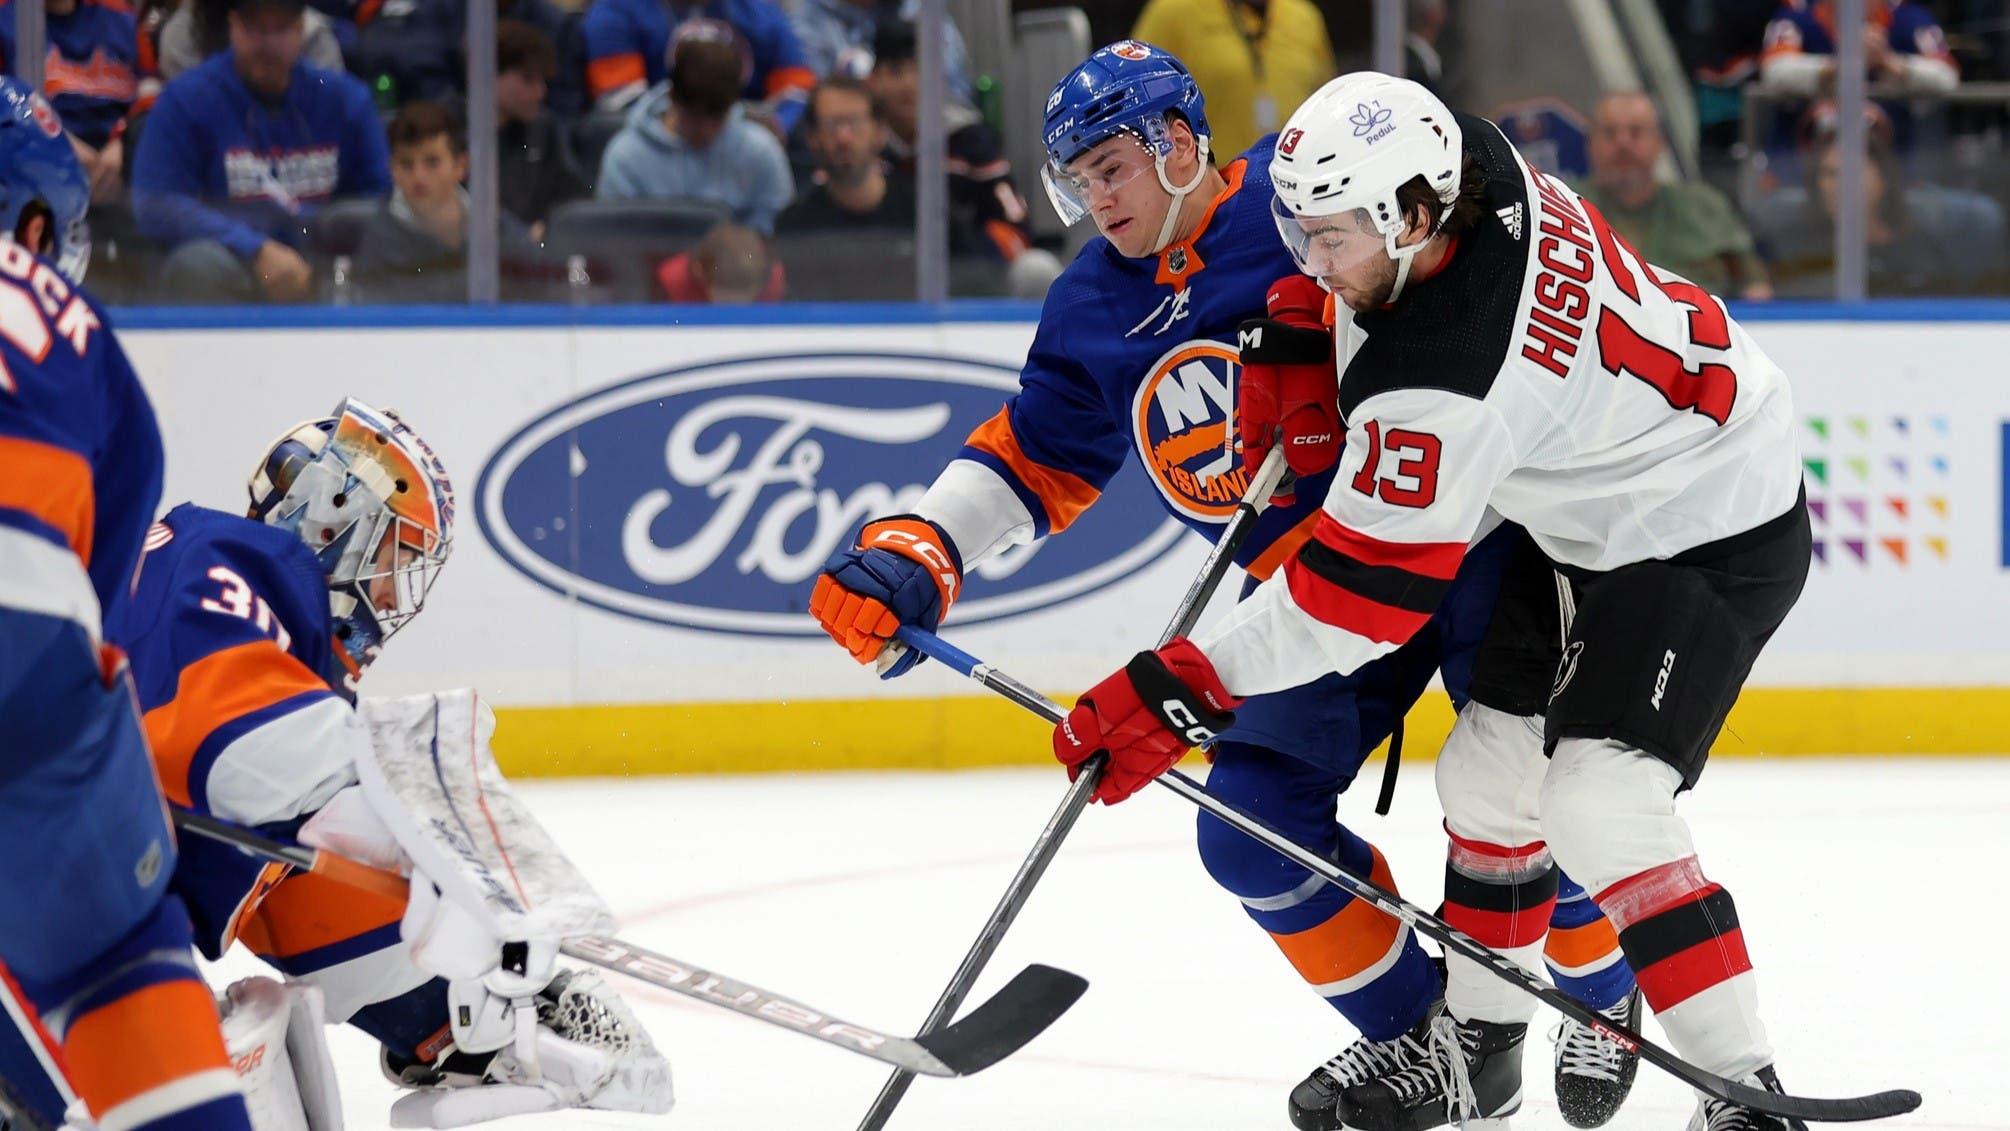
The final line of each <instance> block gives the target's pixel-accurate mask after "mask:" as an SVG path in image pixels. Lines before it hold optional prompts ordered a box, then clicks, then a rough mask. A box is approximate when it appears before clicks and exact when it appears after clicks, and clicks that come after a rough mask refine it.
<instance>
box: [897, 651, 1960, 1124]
mask: <svg viewBox="0 0 2010 1131" xmlns="http://www.w3.org/2000/svg"><path fill="white" fill-rule="evenodd" d="M899 636H900V639H902V640H904V641H905V642H906V643H907V645H908V646H909V647H911V648H915V649H918V650H919V651H920V652H922V653H923V654H924V655H927V656H929V657H930V658H932V659H935V660H939V661H941V662H942V663H944V664H947V665H948V666H949V667H951V668H953V669H955V670H956V671H958V672H960V673H962V674H963V675H965V676H968V677H969V678H971V679H973V680H976V681H977V682H978V683H981V684H983V685H984V686H985V687H988V688H990V689H991V690H993V691H995V692H997V693H998V694H1000V695H1003V696H1004V697H1005V698H1007V699H1010V700H1011V701H1012V702H1014V703H1017V704H1019V705H1020V706H1022V707H1024V708H1026V709H1027V710H1029V711H1032V712H1033V713H1034V714H1036V715H1039V716H1041V717H1042V718H1044V719H1046V720H1047V721H1048V722H1051V723H1059V722H1060V721H1061V720H1062V719H1064V718H1066V717H1067V716H1068V712H1067V709H1066V708H1064V707H1062V706H1061V705H1060V704H1059V703H1056V702H1054V701H1053V700H1051V699H1049V698H1047V697H1046V696H1044V695H1041V694H1040V693H1039V692H1037V691H1034V690H1033V689H1031V688H1029V687H1027V686H1026V685H1025V684H1023V683H1021V682H1019V681H1018V680H1016V679H1013V678H1012V677H1011V676H1010V675H1007V674H1006V673H1004V672H1001V671H999V670H998V669H996V668H994V667H992V666H991V665H989V664H986V663H984V662H982V661H980V660H978V659H977V658H976V657H975V656H972V655H971V654H969V653H968V652H965V651H963V650H962V649H960V648H958V647H956V646H955V645H953V644H950V643H949V642H948V641H946V640H943V639H942V638H941V637H939V636H936V635H935V634H933V633H930V632H925V631H923V630H921V629H913V628H902V629H901V630H900V632H899ZM1157 782H1158V784H1159V785H1162V786H1165V787H1166V788H1167V789H1170V790H1172V791H1173V792H1174V793H1177V794H1179V795H1180V796H1181V797H1184V798H1186V799H1187V800H1188V801H1191V802H1192V803H1193V804H1195V805H1197V806H1199V807H1200V808H1202V809H1205V810H1207V811H1208V812H1209V813H1211V814H1213V815H1214V816H1215V817H1217V818H1219V819H1220V820H1221V821H1222V822H1223V823H1225V824H1227V825H1229V826H1231V827H1233V828H1234V829H1235V830H1236V831H1237V832H1240V833H1242V834H1243V835H1244V836H1247V837H1249V838H1250V839H1252V840H1255V841H1257V842H1258V843H1260V844H1262V845H1264V846H1265V847H1267V848H1269V849H1271V850H1272V851H1273V852H1276V853H1277V854H1278V855H1280V856H1283V857H1284V858H1285V859H1287V860H1290V861H1291V862H1292V863H1294V864H1297V865H1298V866H1299V867H1301V868H1304V869H1306V870H1307V871H1309V872H1311V873H1312V874H1313V875H1315V876H1318V877H1319V878H1321V879H1323V880H1325V881H1326V882H1327V883H1329V884H1331V885H1333V886H1334V887H1337V888H1340V889H1341V890H1343V891H1346V892H1347V893H1349V894H1350V895H1353V896H1354V897H1355V898H1357V899H1361V900H1364V901H1366V902H1367V903H1369V904H1371V905H1372V906H1374V907H1375V908H1376V909H1377V910H1379V911H1381V912H1382V913H1383V914H1385V915H1388V916H1390V917H1392V918H1395V919H1399V920H1401V921H1402V922H1404V923H1407V924H1409V925H1410V926H1411V927H1412V928H1414V929H1415V930H1417V931H1418V932H1419V933H1421V934H1424V935H1426V936H1429V937H1430V938H1432V939H1435V940H1437V942H1438V944H1439V945H1440V946H1443V947H1444V948H1445V949H1446V950H1447V951H1457V952H1458V953H1459V954H1460V955H1462V956H1463V957H1466V958H1470V959H1472V960H1473V961H1474V962H1477V963H1479V964H1480V965H1481V966H1484V967H1486V968H1487V970H1489V971H1490V972H1492V973H1493V974H1494V976H1496V977H1498V978H1500V979H1502V980H1504V981H1506V982H1508V983H1509V984H1510V985H1513V986H1514V987H1515V988H1517V989H1519V990H1521V991H1522V992H1523V993H1526V994H1530V995H1532V996H1533V997H1535V998H1536V999H1537V1000H1539V1001H1541V1002H1543V1003H1544V1004H1546V1005H1548V1006H1550V1007H1551V1008H1553V1009H1555V1010H1556V1011H1557V1012H1559V1013H1562V1014H1563V1015H1564V1016H1566V1017H1569V1018H1571V1019H1572V1020H1574V1021H1576V1022H1578V1023H1579V1024H1581V1025H1585V1026H1588V1027H1590V1028H1591V1029H1592V1030H1593V1031H1595V1032H1597V1033H1599V1034H1601V1035H1602V1036H1604V1037H1605V1038H1606V1039H1607V1040H1610V1041H1612V1042H1613V1043H1615V1044H1617V1045H1619V1046H1621V1047H1623V1048H1625V1049H1627V1050H1628V1051H1638V1052H1639V1053H1640V1057H1641V1059H1642V1060H1645V1061H1647V1062H1648V1063H1650V1064H1652V1065H1654V1066H1655V1067H1656V1068H1659V1069H1661V1070H1662V1071H1664V1072H1667V1073H1668V1074H1670V1075H1672V1076H1674V1077H1675V1078H1676V1079H1678V1080H1681V1081H1682V1082H1683V1083H1685V1084H1688V1085H1689V1086H1690V1087H1692V1088H1695V1089H1697V1090H1698V1091H1701V1092H1704V1093H1706V1094H1708V1095H1710V1096H1713V1097H1715V1098H1717V1099H1719V1100H1723V1101H1725V1102H1727V1103H1733V1104H1737V1105H1738V1106H1740V1107H1744V1108H1750V1109H1751V1110H1753V1111H1760V1112H1765V1113H1766V1114H1768V1115H1776V1116H1780V1117H1783V1118H1786V1119H1801V1120H1808V1121H1810V1122H1816V1123H1855V1122H1860V1121H1863V1120H1869V1119H1889V1118H1890V1117H1892V1116H1895V1115H1903V1114H1905V1113H1906V1112H1908V1111H1912V1110H1913V1109H1915V1108H1917V1107H1918V1106H1919V1099H1920V1098H1919V1093H1918V1092H1915V1091H1911V1090H1909V1089H1894V1090H1892V1091H1887V1092H1877V1093H1874V1094H1871V1095H1867V1096H1851V1097H1848V1098H1844V1099H1818V1098H1814V1097H1808V1096H1790V1095H1781V1094H1779V1093H1776V1092H1768V1091H1763V1090H1761V1089H1759V1088H1754V1087H1751V1086H1750V1085H1747V1084H1741V1083H1739V1082H1737V1081H1735V1080H1728V1079H1725V1078H1724V1077H1722V1076H1718V1075H1716V1074H1714V1073H1710V1072H1705V1071H1704V1070H1703V1069H1701V1068H1698V1067H1696V1066H1695V1065H1693V1064H1690V1063H1689V1062H1688V1061H1686V1060H1683V1059H1682V1058H1681V1057H1679V1056H1676V1055H1675V1054H1674V1053H1672V1052H1669V1051H1668V1050H1667V1049H1664V1048H1662V1047H1661V1046H1659V1045H1657V1044H1655V1043H1654V1042H1652V1041H1650V1040H1648V1039H1647V1038H1645V1037H1643V1036H1641V1035H1640V1034H1639V1033H1638V1032H1636V1031H1634V1030H1633V1029H1629V1028H1627V1027H1626V1026H1624V1025H1620V1024H1617V1023H1615V1022H1612V1021H1608V1020H1606V1019H1605V1018H1604V1017H1603V1016H1601V1015H1599V1014H1597V1013H1595V1012H1593V1011H1592V1010H1591V1009H1589V1008H1587V1007H1586V1006H1584V1005H1583V1004H1581V1003H1580V1002H1578V1000H1577V999H1576V998H1573V997H1571V996H1570V995H1569V994H1566V993H1564V992H1563V991H1562V990H1559V989H1557V988H1556V987H1554V986H1551V985H1549V984H1548V983H1546V982H1544V981H1542V980H1541V979H1539V978H1537V977H1536V976H1535V975H1533V974H1530V973H1529V972H1528V971H1526V970H1524V969H1522V968H1521V967H1520V966H1519V965H1517V964H1516V963H1515V962H1514V961H1512V960H1511V959H1509V958H1507V957H1505V956H1503V955H1501V954H1499V953H1497V952H1495V951H1493V950H1490V949H1488V948H1487V947H1485V946H1483V945H1481V944H1480V943H1478V942H1475V941H1474V940H1473V939H1472V938H1470V937H1468V936H1467V935H1465V934H1463V933H1461V932H1460V931H1458V930H1456V929H1455V928H1453V927H1451V926H1450V925H1448V924H1446V923H1445V922H1444V921H1443V920H1441V919H1439V918H1437V917H1436V916H1434V915H1432V914H1430V913H1429V912H1426V911H1424V910H1423V909H1421V908H1419V907H1416V906H1415V905H1413V904H1411V903H1409V902H1407V901H1405V900H1404V899H1403V898H1402V897H1401V896H1399V895H1396V894H1394V893H1393V892H1388V891H1384V890H1382V888H1380V887H1378V886H1377V885H1375V884H1373V883H1370V882H1369V881H1367V880H1365V879H1362V878H1361V877H1360V876H1356V875H1354V874H1353V873H1352V872H1349V871H1347V870H1346V869H1345V868H1342V867H1340V866H1339V865H1337V864H1335V863H1334V862H1333V861H1331V860H1327V859H1325V858H1324V857H1322V856H1319V855H1318V854H1316V853H1314V852H1312V851H1311V850H1309V849H1307V848H1305V847H1303V846H1301V845H1300V844H1298V843H1297V842H1296V841H1293V840H1291V839H1290V838H1288V837H1286V836H1285V835H1284V834H1282V833H1280V832H1278V831H1277V830H1276V829H1273V828H1271V827H1270V826H1269V825H1267V824H1265V823H1263V822H1262V821H1260V820H1258V819H1256V818H1255V817H1252V816H1250V815H1249V814H1247V813H1244V812H1243V811H1242V810H1240V809H1237V808H1236V807H1235V806H1233V805H1230V804H1228V803H1227V802H1225V801H1223V800H1221V799H1220V798H1218V797H1216V796H1214V795H1213V794H1211V793H1209V792H1208V791H1207V787H1205V786H1203V785H1201V784H1200V783H1199V782H1196V781H1194V780H1193V779H1192V778H1190V777H1187V776H1186V775H1185V774H1183V773H1180V772H1179V771H1178V770H1168V771H1166V772H1165V774H1164V775H1162V776H1161V777H1159V778H1158V779H1157Z"/></svg>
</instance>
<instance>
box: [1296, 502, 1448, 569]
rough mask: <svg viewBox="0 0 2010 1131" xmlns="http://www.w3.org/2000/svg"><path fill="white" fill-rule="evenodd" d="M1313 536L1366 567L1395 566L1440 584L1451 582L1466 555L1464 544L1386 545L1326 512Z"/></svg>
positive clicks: (1386, 543) (1315, 527)
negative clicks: (1343, 523) (1430, 578)
mask: <svg viewBox="0 0 2010 1131" xmlns="http://www.w3.org/2000/svg"><path fill="white" fill-rule="evenodd" d="M1312 537H1314V538H1316V539H1318V540H1319V541H1320V542H1321V543H1323V544H1325V545H1326V546H1327V547H1328V548H1329V549H1333V550H1337V551H1339V552H1340V553H1343V554H1346V555H1347V556H1348V557H1350V558H1353V559H1354V560H1355V561H1357V562H1360V563H1362V564H1363V565H1371V566H1392V567H1394V568H1396V569H1406V570H1409V571H1410V572H1411V573H1419V574H1422V575H1424V576H1425V577H1435V578H1437V579H1438V580H1440V581H1450V580H1451V579H1452V578H1453V576H1455V575H1456V574H1457V573H1458V572H1459V562H1460V561H1462V560H1464V558H1465V556H1466V544H1465V543H1464V542H1384V541H1382V540H1381V539H1379V538H1371V537H1369V536H1368V535H1366V534H1363V533H1361V532H1360V531H1358V530H1354V529H1352V528H1350V527H1347V526H1344V525H1342V524H1341V523H1340V522H1338V521H1336V520H1335V519H1334V518H1333V516H1332V515H1330V514H1327V513H1325V512H1323V511H1322V512H1320V515H1319V524H1318V525H1317V526H1314V527H1313V528H1312Z"/></svg>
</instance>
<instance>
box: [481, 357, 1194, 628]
mask: <svg viewBox="0 0 2010 1131" xmlns="http://www.w3.org/2000/svg"><path fill="white" fill-rule="evenodd" d="M1018 379H1019V375H1018V371H1017V369H1015V368H1013V367H1010V366H1005V365H1000V364H996V363H993V362H987V361H978V360H973V359H970V358H959V357H939V356H931V355H926V354H896V353H805V354H787V355H773V356H762V357H743V358H732V359H726V360H717V361H708V362H704V363H702V364H697V365H690V366H684V367H680V368H677V369H671V370H666V371H664V372H662V373H657V374H653V375H650V376H647V377H641V378H638V379H636V380H632V381H627V382H624V383H622V384H619V385H613V386H610V387H608V388H604V389H600V390H597V391H595V392H591V393H588V394H586V395H584V396H582V397H579V398H577V399H575V400H572V401H569V402H567V403H565V404H562V405H559V406H557V407H556V408H553V409H552V410H550V411H548V412H546V413H545V414H544V415H542V416H540V417H538V418H537V419H535V420H533V421H531V422H530V423H529V424H527V425H525V426H524V427H523V428H522V429H520V430H519V431H518V432H517V433H516V434H515V435H513V436H511V437H510V438H509V439H508V440H507V441H505V442H504V443H503V445H502V446H501V448H499V449H498V450H497V451H496V453H495V454H494V455H493V456H492V457H490V459H489V461H488V463H487V465H486V466H484V467H483V468H482V472H481V476H480V478H479V479H478V480H477V481H476V484H475V498H476V507H475V514H476V518H477V521H478V522H479V524H480V526H481V530H482V534H483V536H484V537H486V538H487V539H488V541H489V544H490V545H492V546H494V547H495V548H496V551H497V552H498V553H500V554H501V555H502V557H503V559H504V560H505V561H507V562H509V563H510V565H512V566H513V567H515V568H516V569H517V570H519V571H521V572H522V573H523V574H524V575H525V576H527V577H529V578H530V579H531V580H533V581H535V582H537V583H538V584H540V585H543V586H545V587H546V588H549V589H551V590H553V591H555V592H557V593H559V594H561V595H564V596H566V597H568V598H577V599H579V600H581V601H584V602H586V603H588V604H592V605H595V606H598V607H599V608H602V609H605V610H607V611H609V612H613V613H618V614H621V615H623V616H629V617H635V618H637V619H641V620H648V621H655V622H658V623H662V624H671V625H679V626H683V627H687V628H700V629H708V630H712V631H718V632H736V633H751V634H756V635H771V636H805V637H808V636H821V635H822V630H821V629H819V628H818V627H817V625H816V623H815V622H814V621H812V620H811V619H810V617H809V616H808V615H807V613H806V612H805V611H804V610H805V606H806V603H807V602H808V600H809V591H810V584H811V581H812V579H814V578H815V577H816V575H817V572H818V571H819V570H820V569H822V567H823V563H824V560H825V559H826V558H828V557H829V556H830V555H831V554H832V553H833V552H834V551H836V550H837V549H839V548H840V547H841V546H843V545H846V544H848V543H849V541H850V540H851V539H852V538H853V537H854V536H855V535H856V533H857V531H858V528H859V526H860V524H862V523H863V522H864V521H865V520H866V519H869V518H873V517H875V516H878V515H883V514H896V513H899V512H902V511H908V510H912V509H913V508H914V505H915V503H916V502H917V501H918V500H919V499H920V498H921V496H922V494H923V492H924V491H926V490H927V488H928V484H929V483H930V482H931V481H933V479H934V478H935V475H936V473H937V472H938V471H939V470H940V469H941V468H942V466H943V465H944V464H945V463H947V462H948V461H949V460H950V459H951V458H953V457H954V456H955V454H956V452H957V450H958V449H959V448H961V447H962V445H963V440H964V438H965V437H966V436H968V435H969V434H970V432H971V430H972V429H974V428H975V427H976V426H977V425H979V424H981V423H983V422H984V421H985V420H986V419H988V418H990V417H991V416H993V415H994V414H996V413H997V412H998V410H999V407H1000V406H1001V404H1002V403H1003V402H1004V400H1005V399H1006V398H1007V397H1008V396H1009V395H1010V394H1011V393H1012V392H1013V391H1014V390H1016V389H1017V388H1018ZM1152 495H1153V491H1152V489H1151V487H1150V486H1149V485H1148V484H1147V483H1146V482H1145V477H1143V476H1140V475H1137V474H1136V473H1134V472H1132V471H1129V470H1125V471H1122V472H1120V473H1119V474H1118V475H1117V477H1116V478H1115V479H1114V480H1112V481H1111V483H1110V486H1109V489H1108V490H1107V491H1106V492H1105V497H1104V498H1103V499H1102V501H1101V503H1100V505H1098V506H1097V507H1096V508H1095V509H1094V512H1093V513H1092V514H1091V515H1090V517H1089V518H1088V520H1087V521H1084V522H1083V523H1082V524H1081V525H1080V526H1078V527H1076V528H1075V529H1073V530H1071V531H1069V533H1068V535H1067V537H1065V538H1061V539H1058V540H1055V541H1053V542H1052V543H1051V544H1049V543H1048V542H1046V541H1042V542H1039V543H1035V544H1034V545H1031V546H1020V547H1015V548H1014V549H1012V550H1010V551H1008V552H1006V553H1004V554H1001V555H999V556H997V557H995V558H993V559H991V560H990V561H987V562H985V563H983V564H981V565H979V566H978V567H977V568H976V569H975V570H974V571H972V575H971V577H970V582H969V585H968V588H967V589H966V590H965V596H964V598H963V599H962V600H961V601H959V602H958V603H957V605H956V607H955V609H954V610H953V611H952V612H951V614H950V618H949V620H950V622H951V623H956V624H974V623H978V622H982V621H989V620H997V619H999V618H1001V617H1008V616H1013V615H1015V614H1019V613H1025V612H1030V611H1032V610H1035V609H1042V608H1046V607H1048V606H1051V605H1055V604H1058V603H1060V602H1062V601H1067V600H1071V599H1073V598H1076V597H1080V596H1082V595H1084V594H1087V593H1093V592H1095V591H1096V590H1098V589H1102V588H1104V587H1106V586H1109V585H1111V584H1114V583H1115V582H1117V581H1120V580H1122V579H1124V578H1126V577H1129V576H1130V575H1132V574H1133V573H1135V572H1137V571H1138V570H1139V569H1141V568H1143V567H1144V566H1146V565H1147V564H1149V563H1150V562H1152V561H1154V560H1156V559H1157V558H1158V557H1159V556H1160V555H1161V554H1163V553H1165V551H1166V550H1167V548H1169V547H1170V546H1171V545H1172V544H1173V543H1174V542H1175V541H1176V540H1178V538H1179V536H1180V534H1181V533H1182V531H1183V529H1184V528H1183V527H1182V526H1181V525H1180V523H1179V522H1178V521H1177V520H1175V519H1173V518H1172V517H1170V516H1169V515H1167V514H1166V512H1165V510H1164V509H1163V507H1161V506H1160V505H1159V503H1158V501H1157V500H1156V499H1154V498H1152Z"/></svg>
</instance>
